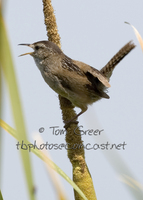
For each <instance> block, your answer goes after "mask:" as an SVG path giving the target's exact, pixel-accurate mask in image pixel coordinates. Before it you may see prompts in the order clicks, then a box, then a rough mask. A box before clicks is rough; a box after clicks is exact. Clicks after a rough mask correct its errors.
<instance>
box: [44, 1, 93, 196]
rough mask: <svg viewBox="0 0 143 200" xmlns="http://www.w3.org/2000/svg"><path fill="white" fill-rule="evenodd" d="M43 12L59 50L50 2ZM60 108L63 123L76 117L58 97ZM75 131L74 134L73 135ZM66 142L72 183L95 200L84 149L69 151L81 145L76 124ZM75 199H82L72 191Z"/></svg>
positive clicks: (66, 101)
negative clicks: (71, 170) (71, 169)
mask: <svg viewBox="0 0 143 200" xmlns="http://www.w3.org/2000/svg"><path fill="white" fill-rule="evenodd" d="M43 12H44V18H45V25H46V30H47V36H48V40H49V41H52V42H54V43H55V44H57V45H58V46H59V47H60V48H61V43H60V36H59V34H58V29H57V24H56V17H55V15H54V9H53V7H52V3H51V1H50V0H43ZM59 101H60V107H61V110H62V116H63V121H69V120H70V119H72V118H73V117H75V116H76V113H75V111H74V110H73V108H74V107H73V105H72V104H71V102H70V101H69V100H68V99H66V98H64V97H61V96H60V95H59ZM75 130H76V134H75ZM66 142H67V143H68V147H69V150H68V157H69V159H70V162H71V163H72V166H73V181H74V182H75V183H76V184H77V186H78V187H79V188H80V189H81V190H82V191H83V193H84V194H85V196H86V197H87V199H90V200H96V195H95V191H94V187H93V182H92V178H91V176H90V173H89V170H88V168H87V165H86V162H85V154H84V148H76V149H70V148H71V147H72V146H73V145H76V144H78V145H82V139H81V134H80V131H79V129H78V127H77V124H70V126H69V127H68V128H67V134H66ZM74 194H75V199H76V200H82V199H83V198H82V197H81V196H80V195H79V194H78V193H77V192H76V191H74Z"/></svg>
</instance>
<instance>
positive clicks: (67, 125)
mask: <svg viewBox="0 0 143 200" xmlns="http://www.w3.org/2000/svg"><path fill="white" fill-rule="evenodd" d="M86 110H87V106H86V107H84V108H82V110H81V112H80V113H78V114H77V115H76V116H75V117H73V118H72V119H71V120H69V121H64V123H65V126H64V128H65V129H67V128H68V127H69V125H70V124H71V123H75V124H78V121H74V120H75V119H77V118H78V117H79V116H80V115H82V114H83V113H84V112H85V111H86Z"/></svg>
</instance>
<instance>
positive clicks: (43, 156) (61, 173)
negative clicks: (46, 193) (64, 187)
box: [0, 119, 88, 200]
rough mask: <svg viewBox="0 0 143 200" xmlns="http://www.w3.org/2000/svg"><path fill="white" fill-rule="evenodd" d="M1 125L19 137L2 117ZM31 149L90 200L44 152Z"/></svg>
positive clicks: (85, 199) (26, 141)
mask: <svg viewBox="0 0 143 200" xmlns="http://www.w3.org/2000/svg"><path fill="white" fill-rule="evenodd" d="M0 126H1V127H2V128H3V129H4V130H6V131H7V132H8V133H10V134H11V135H12V136H13V137H14V138H15V139H17V132H16V130H14V129H13V128H12V127H10V126H9V125H8V124H7V123H5V122H4V121H3V120H2V119H0ZM24 142H25V143H26V144H30V142H29V141H28V140H25V141H24ZM31 151H32V152H33V153H34V154H35V155H37V156H38V157H39V158H40V159H41V160H43V161H44V162H45V163H46V164H48V165H49V166H50V167H51V168H52V169H54V170H55V171H56V172H57V173H58V174H60V175H61V176H62V177H63V178H64V179H65V180H66V181H67V182H68V183H69V184H70V185H71V186H72V187H73V188H74V189H75V190H76V191H77V192H78V193H79V194H80V195H81V196H82V197H83V199H84V200H88V199H87V198H86V197H85V195H84V194H83V192H82V191H81V190H80V189H79V188H78V186H77V185H76V184H75V183H74V182H73V181H72V180H71V179H70V178H69V177H68V176H67V175H66V174H65V173H64V172H63V171H62V170H61V169H60V168H59V167H58V166H57V165H56V164H55V163H54V162H52V161H51V160H50V159H49V158H48V157H47V156H46V155H45V154H44V153H42V152H41V151H39V150H38V149H31Z"/></svg>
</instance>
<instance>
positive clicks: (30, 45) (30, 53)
mask: <svg viewBox="0 0 143 200" xmlns="http://www.w3.org/2000/svg"><path fill="white" fill-rule="evenodd" d="M19 45H25V46H28V47H31V48H33V45H32V44H19ZM32 53H33V52H29V53H24V54H21V55H19V57H20V56H25V55H32Z"/></svg>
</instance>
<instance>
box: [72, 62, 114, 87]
mask: <svg viewBox="0 0 143 200" xmlns="http://www.w3.org/2000/svg"><path fill="white" fill-rule="evenodd" d="M73 63H74V64H75V65H77V66H78V67H79V68H80V69H81V70H82V71H83V72H84V74H85V75H86V74H87V73H88V74H89V73H90V74H91V75H92V76H93V77H95V78H97V79H98V80H99V81H100V82H101V83H102V84H103V85H105V86H106V87H111V85H110V84H109V82H108V79H107V78H106V77H105V76H104V75H102V74H101V72H100V71H98V70H97V69H95V68H93V67H91V66H89V65H87V64H85V63H83V62H79V61H76V60H73Z"/></svg>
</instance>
